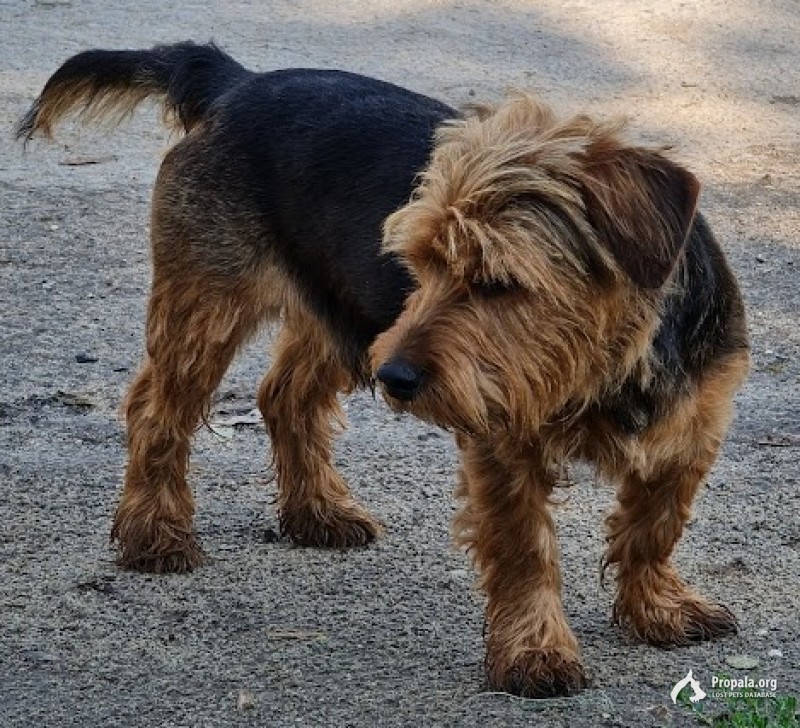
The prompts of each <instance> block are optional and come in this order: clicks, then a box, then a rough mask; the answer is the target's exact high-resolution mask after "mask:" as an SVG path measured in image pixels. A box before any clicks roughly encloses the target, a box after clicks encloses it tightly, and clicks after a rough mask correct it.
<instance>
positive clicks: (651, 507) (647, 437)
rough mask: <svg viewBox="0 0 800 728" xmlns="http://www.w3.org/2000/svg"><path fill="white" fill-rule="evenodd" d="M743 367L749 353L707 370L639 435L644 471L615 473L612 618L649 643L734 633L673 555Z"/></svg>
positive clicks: (609, 559)
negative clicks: (663, 416)
mask: <svg viewBox="0 0 800 728" xmlns="http://www.w3.org/2000/svg"><path fill="white" fill-rule="evenodd" d="M747 367H748V357H747V354H746V353H742V354H738V355H732V356H731V357H729V358H728V360H727V361H725V362H723V363H721V364H717V365H715V366H714V367H713V369H712V368H711V367H709V371H708V372H707V373H705V374H704V376H703V379H702V380H701V382H700V383H699V385H698V387H697V391H696V392H695V393H694V394H693V395H692V396H691V397H687V398H686V399H685V400H684V401H683V402H682V403H679V404H678V405H677V406H676V408H675V411H674V412H673V413H672V415H670V416H669V417H668V418H667V419H665V421H664V422H662V423H658V424H656V425H655V426H654V427H653V428H652V430H651V431H649V432H646V433H645V434H644V435H643V437H642V441H641V443H640V447H641V448H642V454H643V462H644V463H646V465H645V466H644V467H642V466H641V465H637V466H636V467H629V468H628V469H627V472H623V473H620V475H621V476H622V478H621V479H622V485H621V486H620V489H619V491H618V493H617V498H618V501H619V504H618V506H617V509H616V510H615V511H614V512H613V513H612V514H611V515H610V516H609V518H608V521H607V523H608V529H609V535H608V542H609V546H608V553H607V555H606V563H607V564H608V565H615V566H616V567H617V575H616V580H617V597H616V601H615V603H614V618H615V621H616V622H618V623H620V624H621V625H623V626H624V627H626V628H627V629H628V630H630V632H631V633H632V634H633V635H634V636H636V637H638V638H639V639H642V640H644V641H646V642H649V643H651V644H655V645H660V646H670V645H680V644H687V643H691V642H697V641H700V640H706V639H713V638H715V637H720V636H723V635H726V634H731V633H734V632H736V619H735V618H734V617H733V615H732V614H731V613H730V611H728V609H727V608H726V607H724V606H721V605H718V604H714V603H713V602H711V601H709V600H707V599H705V598H704V597H702V596H701V595H699V594H698V593H696V592H695V591H694V590H692V589H691V588H690V587H689V586H687V585H686V584H685V582H684V581H683V580H682V579H681V577H680V576H679V575H678V573H677V571H676V570H675V567H674V566H673V565H672V563H671V556H672V551H673V549H674V548H675V545H676V544H677V542H678V540H679V539H680V537H681V534H682V532H683V528H684V526H685V524H686V521H687V520H688V518H689V515H690V513H691V505H692V501H693V500H694V497H695V494H696V493H697V490H698V488H699V487H700V485H701V483H702V482H703V480H704V478H705V476H706V474H707V473H708V471H709V469H710V468H711V466H712V464H713V463H714V460H715V459H716V457H717V452H718V450H719V447H720V444H721V442H722V438H723V436H724V434H725V430H726V429H727V426H728V422H729V420H730V410H731V400H732V398H733V394H734V392H735V391H736V389H737V388H738V387H739V385H740V384H741V381H742V379H743V378H744V375H745V373H746V371H747Z"/></svg>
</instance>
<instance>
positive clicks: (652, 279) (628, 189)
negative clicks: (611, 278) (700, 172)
mask: <svg viewBox="0 0 800 728" xmlns="http://www.w3.org/2000/svg"><path fill="white" fill-rule="evenodd" d="M585 169H586V177H585V179H584V182H583V193H584V199H585V202H586V210H587V216H588V219H589V223H590V224H591V225H592V227H593V228H594V229H595V232H596V234H597V237H598V240H599V241H600V243H601V244H602V245H603V246H604V247H605V248H606V249H607V250H608V251H609V252H610V253H611V255H612V256H613V257H614V259H615V260H616V262H617V264H618V265H619V266H620V268H621V269H622V270H623V271H624V272H625V273H627V275H628V276H630V278H631V279H632V280H633V281H634V283H636V284H637V285H639V286H641V287H642V288H648V289H655V288H659V287H661V286H662V285H664V283H665V282H666V281H667V279H668V278H669V276H670V273H671V272H672V269H673V268H674V266H675V263H676V261H677V259H678V256H679V255H680V252H681V250H682V249H683V246H684V244H685V242H686V239H687V237H688V236H689V232H690V231H691V228H692V222H693V220H694V214H695V209H696V207H697V197H698V194H699V192H700V183H699V182H698V181H697V179H696V178H695V176H694V175H693V174H692V173H691V172H689V171H688V170H686V169H684V168H683V167H680V166H678V165H677V164H675V163H674V162H671V161H670V160H669V159H667V158H666V157H664V156H663V155H661V154H659V153H658V152H655V151H651V150H647V149H637V148H631V147H622V148H621V147H617V148H611V149H609V148H606V149H597V148H595V149H590V150H589V152H588V154H587V160H586V168H585Z"/></svg>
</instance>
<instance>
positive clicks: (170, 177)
mask: <svg viewBox="0 0 800 728" xmlns="http://www.w3.org/2000/svg"><path fill="white" fill-rule="evenodd" d="M202 146H203V137H202V135H196V134H194V133H190V135H189V137H187V139H186V140H185V141H184V142H183V143H182V144H181V145H179V146H178V147H175V148H174V149H173V150H172V151H171V152H170V153H169V154H168V155H167V156H166V158H165V160H164V163H163V165H162V167H161V170H160V172H159V176H158V181H157V184H156V191H155V195H154V199H153V212H152V223H151V228H152V232H151V242H152V258H153V284H152V291H151V294H150V303H149V308H148V315H147V356H146V358H145V361H144V364H143V366H142V369H141V371H140V372H139V374H138V376H137V378H136V380H135V381H134V383H133V385H132V386H131V389H130V391H129V393H128V397H127V400H126V404H125V414H126V420H127V430H128V465H127V470H126V475H125V486H124V489H123V492H122V497H121V500H120V503H119V506H118V508H117V512H116V515H115V518H114V525H113V529H112V538H114V539H116V540H117V541H118V544H119V549H120V556H119V563H120V565H122V566H124V567H126V568H134V569H139V570H142V571H156V572H162V571H163V572H167V571H169V572H182V571H190V570H191V569H193V568H194V567H195V566H197V565H198V564H200V563H201V562H202V561H203V552H202V550H201V548H200V545H199V543H198V542H197V539H196V537H195V535H194V527H193V515H194V502H193V498H192V494H191V491H190V490H189V487H188V485H187V483H186V466H187V461H188V457H189V449H190V444H191V439H192V437H193V435H194V432H195V429H196V428H197V426H198V424H199V423H200V422H201V420H203V419H204V418H205V416H206V414H207V412H208V407H209V403H210V400H211V396H212V394H213V392H214V391H215V389H216V388H217V386H218V384H219V382H220V380H221V379H222V376H223V374H224V373H225V371H226V369H227V367H228V365H229V364H230V362H231V360H232V359H233V356H234V354H235V353H236V351H237V350H238V349H239V347H240V346H241V345H242V344H243V343H244V342H245V341H246V340H247V339H248V338H249V337H250V336H251V335H253V334H254V333H255V332H256V331H257V330H258V328H259V327H260V326H262V325H263V324H264V323H265V322H268V321H274V320H276V319H278V317H279V316H283V318H284V319H285V326H284V329H283V331H282V333H281V335H280V336H279V339H278V344H277V347H276V352H275V358H274V364H273V367H272V369H271V370H270V373H269V374H268V376H267V377H266V378H265V380H264V383H263V384H262V387H261V391H260V394H259V406H260V408H261V411H262V412H263V414H264V418H265V421H266V423H267V426H268V429H269V431H270V435H271V437H272V446H273V459H274V464H275V468H276V471H277V475H278V486H279V496H278V503H279V507H280V513H281V522H282V524H283V526H284V527H285V529H286V531H287V532H288V533H289V534H291V535H292V537H293V538H294V539H295V540H296V541H297V542H299V543H303V544H313V545H326V546H352V545H361V544H363V543H366V542H367V541H369V540H371V539H372V538H373V537H374V536H375V535H376V534H377V533H378V532H379V530H380V527H379V525H378V524H377V522H376V521H374V519H372V517H371V516H370V515H369V514H368V513H367V512H366V511H365V510H364V509H363V508H362V507H361V506H359V505H358V504H357V503H355V501H354V500H353V499H352V498H351V497H350V496H349V493H348V490H347V486H346V485H345V484H344V482H343V481H342V480H341V478H340V477H339V476H338V475H337V474H336V473H335V471H334V470H333V467H332V465H331V455H330V448H331V437H332V432H333V431H332V429H331V421H334V422H336V421H338V422H340V423H342V424H343V415H342V412H341V410H340V409H339V407H338V404H337V401H336V394H337V392H338V391H340V390H348V389H350V388H352V383H351V381H350V379H349V377H348V376H347V375H346V373H345V371H344V370H343V369H342V368H341V367H340V366H339V365H338V364H337V363H336V359H335V357H334V356H333V354H332V352H333V347H332V346H331V344H330V342H329V339H328V334H327V333H326V332H325V330H324V329H323V328H322V327H321V326H320V325H319V324H316V323H315V322H314V319H313V318H312V317H311V316H310V315H309V314H308V313H307V312H306V311H305V306H304V304H303V302H302V301H301V300H300V298H299V297H298V296H297V294H296V292H295V291H294V289H293V287H292V286H291V284H290V283H289V281H288V280H287V279H286V277H285V276H284V275H283V274H282V273H281V272H280V271H279V269H278V268H277V267H276V266H275V265H272V264H271V263H270V262H269V261H264V260H254V259H253V258H252V254H251V253H249V252H248V251H251V250H252V248H253V245H251V244H248V235H252V233H251V232H250V228H249V227H248V221H247V220H245V219H241V220H230V219H228V218H226V216H225V215H224V211H223V210H221V209H219V210H218V209H217V206H218V205H219V206H220V207H222V206H223V205H224V203H223V202H218V196H215V195H213V194H211V188H212V187H213V186H214V185H215V184H216V183H215V181H214V180H213V179H211V180H209V179H207V178H206V177H204V176H201V177H200V178H197V179H195V180H194V182H193V184H192V185H191V186H190V188H189V189H190V190H191V192H192V195H193V196H194V197H193V196H189V197H187V195H186V189H187V188H186V180H187V179H191V178H192V174H193V172H192V170H193V169H194V165H195V160H196V159H197V156H198V155H200V154H202ZM204 185H207V186H208V187H209V189H208V190H205V189H204ZM198 198H199V199H202V200H203V204H197V201H196V200H197V199H198ZM237 228H238V229H237Z"/></svg>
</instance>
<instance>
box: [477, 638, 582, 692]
mask: <svg viewBox="0 0 800 728" xmlns="http://www.w3.org/2000/svg"><path fill="white" fill-rule="evenodd" d="M486 677H487V679H488V682H489V687H490V689H492V690H501V691H503V692H507V693H512V694H513V695H519V696H521V697H524V698H552V697H558V696H565V695H573V694H574V693H577V692H578V691H580V690H583V689H584V688H585V687H587V685H588V680H587V679H586V673H585V672H584V670H583V665H582V664H581V661H580V657H579V656H578V654H577V653H576V652H574V651H573V650H571V649H570V648H568V647H555V648H531V649H527V650H524V651H522V652H519V653H517V654H516V655H515V656H514V657H513V658H509V657H508V655H507V653H505V652H504V651H503V650H502V649H501V648H499V647H492V646H491V645H490V646H489V648H488V649H487V652H486Z"/></svg>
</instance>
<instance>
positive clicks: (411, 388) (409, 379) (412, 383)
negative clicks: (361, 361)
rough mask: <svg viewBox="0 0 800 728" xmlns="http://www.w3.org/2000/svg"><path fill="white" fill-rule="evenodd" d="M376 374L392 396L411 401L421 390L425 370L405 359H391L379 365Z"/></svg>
mask: <svg viewBox="0 0 800 728" xmlns="http://www.w3.org/2000/svg"><path fill="white" fill-rule="evenodd" d="M375 376H376V377H378V379H379V380H380V381H381V382H382V383H383V386H384V387H386V391H387V392H388V393H389V395H390V396H392V397H394V398H395V399H399V400H401V401H403V402H409V401H411V400H412V399H414V397H415V396H416V395H417V392H419V388H420V386H421V385H422V379H423V372H422V370H421V369H417V367H415V366H414V365H413V364H411V363H410V362H408V361H406V360H405V359H390V360H389V361H387V362H384V363H383V364H381V365H380V366H379V367H378V371H377V372H375Z"/></svg>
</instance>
